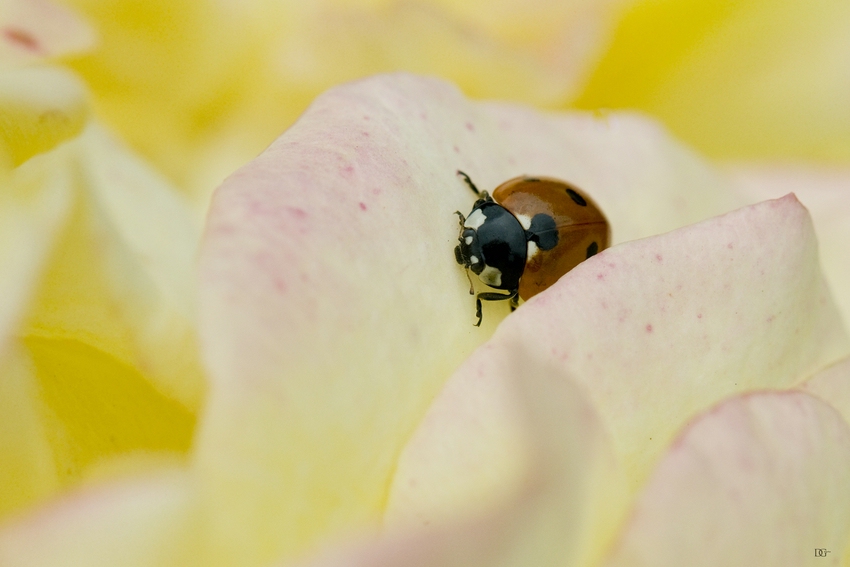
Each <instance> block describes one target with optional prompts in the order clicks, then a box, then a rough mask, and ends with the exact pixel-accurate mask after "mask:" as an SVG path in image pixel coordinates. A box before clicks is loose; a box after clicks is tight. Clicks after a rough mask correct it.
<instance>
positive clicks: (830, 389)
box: [800, 358, 850, 423]
mask: <svg viewBox="0 0 850 567" xmlns="http://www.w3.org/2000/svg"><path fill="white" fill-rule="evenodd" d="M800 389H801V390H803V391H804V392H807V393H809V394H812V395H815V396H817V397H819V398H821V399H822V400H824V401H825V402H827V403H828V404H829V405H831V406H832V407H834V408H835V409H837V410H838V411H839V413H841V415H842V416H844V419H845V420H846V421H847V423H850V358H845V359H844V360H843V361H841V362H838V363H836V364H834V365H832V366H830V367H829V368H827V369H826V370H822V371H820V372H818V373H817V374H815V375H814V376H812V377H811V378H809V379H808V380H806V381H805V382H803V383H802V384H800Z"/></svg>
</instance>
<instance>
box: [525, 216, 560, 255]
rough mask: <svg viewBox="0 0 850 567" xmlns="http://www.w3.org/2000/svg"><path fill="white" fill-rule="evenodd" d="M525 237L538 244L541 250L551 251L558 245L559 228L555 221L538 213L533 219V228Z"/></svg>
mask: <svg viewBox="0 0 850 567" xmlns="http://www.w3.org/2000/svg"><path fill="white" fill-rule="evenodd" d="M525 236H526V238H527V239H528V240H531V241H533V242H535V243H536V244H537V247H538V248H540V249H541V250H551V249H552V248H554V247H555V246H557V245H558V227H557V226H556V225H555V219H553V218H552V217H551V216H549V215H547V214H545V213H537V214H536V215H534V217H532V219H531V226H529V227H528V230H527V231H525Z"/></svg>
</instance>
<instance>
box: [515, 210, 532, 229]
mask: <svg viewBox="0 0 850 567" xmlns="http://www.w3.org/2000/svg"><path fill="white" fill-rule="evenodd" d="M514 216H515V217H516V220H518V221H519V224H521V225H522V228H523V229H525V230H528V229H529V228H531V217H530V216H528V215H521V214H518V213H514Z"/></svg>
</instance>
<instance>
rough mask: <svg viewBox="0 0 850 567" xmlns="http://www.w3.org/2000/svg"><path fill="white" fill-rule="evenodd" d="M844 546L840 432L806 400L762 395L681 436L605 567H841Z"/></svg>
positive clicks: (702, 420) (830, 412) (848, 522)
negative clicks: (818, 552)
mask: <svg viewBox="0 0 850 567" xmlns="http://www.w3.org/2000/svg"><path fill="white" fill-rule="evenodd" d="M848 536H850V428H848V425H847V423H846V422H845V421H844V420H842V419H841V416H840V415H839V414H838V413H837V412H836V411H835V410H834V409H833V408H831V407H830V406H829V405H827V404H826V403H824V402H822V401H820V400H818V399H816V398H814V397H812V396H809V395H807V394H804V393H800V392H787V393H775V392H771V393H759V394H751V395H747V396H741V397H736V398H732V399H731V400H728V401H725V402H723V403H722V404H720V405H718V406H717V407H715V408H713V409H712V410H711V411H710V412H707V413H706V414H704V415H702V416H700V417H699V418H698V419H697V420H695V421H694V422H693V423H692V424H690V426H688V427H687V428H686V429H685V431H684V432H683V433H682V434H681V435H680V436H679V437H678V438H677V440H676V442H675V443H674V444H673V446H672V447H671V448H670V450H669V452H668V453H667V454H666V455H665V456H664V458H663V459H662V461H661V463H660V464H659V466H658V468H657V469H656V471H655V472H654V474H653V475H652V478H651V479H650V481H649V483H648V484H647V486H646V488H645V490H644V491H643V493H642V494H641V495H640V498H639V499H638V502H637V506H636V508H635V510H634V512H633V514H632V517H631V518H630V520H629V522H628V524H627V525H626V528H625V531H624V533H623V534H622V536H621V538H620V541H619V542H618V545H617V546H615V549H614V551H613V553H612V555H611V557H610V559H609V560H608V561H607V562H605V563H604V565H605V566H606V567H615V566H620V565H622V566H628V567H641V566H644V565H646V566H653V567H665V566H668V565H670V566H673V565H677V566H678V565H693V566H703V565H705V566H716V565H724V566H727V567H737V566H741V567H744V566H750V565H760V566H765V567H773V566H777V567H778V566H788V567H796V566H799V565H838V564H839V561H840V560H841V558H842V556H844V553H845V550H846V549H847V546H848V543H850V537H848ZM816 549H824V550H827V551H829V554H828V555H826V558H821V557H817V556H816V552H815V550H816ZM844 557H845V560H846V556H844Z"/></svg>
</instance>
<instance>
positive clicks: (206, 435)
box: [197, 75, 735, 559]
mask: <svg viewBox="0 0 850 567" xmlns="http://www.w3.org/2000/svg"><path fill="white" fill-rule="evenodd" d="M459 168H460V169H464V170H466V171H467V172H468V173H470V174H471V175H473V178H474V179H476V181H477V182H478V183H479V186H480V187H482V188H485V187H486V188H489V187H492V186H494V185H495V184H496V183H498V182H501V181H504V180H505V179H508V178H510V177H512V176H515V175H519V174H522V173H539V174H544V173H545V174H546V175H553V176H557V177H562V178H565V179H569V180H572V181H574V182H576V183H578V184H580V185H581V186H582V187H584V188H585V189H587V190H589V191H590V192H591V193H592V194H593V195H594V196H596V195H598V196H599V201H600V202H601V203H602V206H603V207H604V208H605V210H606V211H611V212H610V215H611V216H610V218H611V220H612V223H613V225H614V231H615V235H616V234H620V235H621V236H620V238H623V237H624V236H622V235H626V237H630V238H631V237H635V236H642V235H646V234H652V233H653V232H655V231H657V230H658V229H659V228H661V229H669V228H674V227H676V226H681V225H682V224H685V223H687V222H692V221H693V220H697V219H700V218H703V217H704V216H705V215H708V214H712V213H715V212H722V211H724V210H726V209H727V206H728V204H729V202H732V201H734V199H735V197H734V195H733V194H732V193H731V191H728V190H725V189H724V187H725V185H724V183H723V179H722V178H721V177H719V176H717V174H716V173H715V172H713V170H711V169H710V168H709V167H708V166H706V165H705V164H703V163H702V162H700V161H699V160H698V159H696V158H695V157H694V156H693V155H692V154H691V153H690V152H688V151H687V150H685V149H683V148H681V147H680V146H679V145H678V144H676V143H675V142H674V141H672V140H670V139H669V138H668V137H667V136H666V135H665V134H664V133H663V131H661V130H659V129H658V128H657V127H656V126H654V125H652V124H650V123H648V122H647V121H645V120H642V119H638V118H634V117H628V116H627V117H617V116H612V117H609V118H607V119H606V120H594V119H593V118H592V117H590V116H584V115H579V116H563V117H553V116H548V117H544V116H542V115H540V114H537V113H535V112H533V111H530V110H526V109H521V108H516V107H512V106H506V105H487V104H485V105H476V104H472V103H469V102H467V101H465V100H464V99H463V98H462V97H461V96H460V95H459V94H458V92H457V91H456V90H455V89H453V88H451V87H449V86H447V85H445V84H444V83H441V82H438V81H434V80H428V79H421V78H418V77H413V76H408V75H392V76H384V77H377V78H374V79H370V80H366V81H362V82H359V83H353V84H351V85H346V86H343V87H340V88H337V89H334V90H332V91H329V92H328V93H326V94H325V95H324V96H322V97H320V98H319V99H318V100H317V101H316V103H315V104H314V105H313V107H312V108H311V110H310V111H309V112H308V113H307V114H306V115H305V116H304V117H303V118H302V119H301V121H299V123H298V124H296V125H295V126H294V127H293V128H292V129H290V130H289V131H288V132H287V133H286V134H285V135H284V136H282V137H281V138H280V139H279V140H278V141H277V142H275V143H274V144H273V145H272V146H271V147H270V148H269V149H268V150H267V151H266V152H265V153H263V154H262V155H261V156H260V157H258V158H257V159H256V160H255V161H254V162H252V163H251V164H250V165H248V166H246V167H245V168H243V169H242V170H240V171H238V172H237V173H235V174H234V175H233V176H231V177H230V178H229V179H228V180H227V181H226V182H225V184H224V185H223V186H222V187H221V188H220V189H219V191H218V193H217V194H216V196H215V198H214V200H213V203H212V208H211V213H210V218H209V224H208V229H207V234H206V236H205V245H204V249H203V254H202V261H201V282H202V283H201V302H202V308H201V316H202V324H201V328H202V329H203V333H204V336H203V343H204V352H205V358H206V361H207V365H208V367H209V369H210V375H211V378H212V380H213V389H214V390H213V392H212V394H211V399H210V404H209V410H208V413H207V415H206V417H205V422H204V427H203V430H202V431H201V435H200V437H199V441H198V453H197V456H198V461H199V466H200V470H201V471H202V474H203V475H204V477H205V479H206V483H207V490H208V495H209V497H210V499H211V502H213V503H214V504H213V505H212V509H213V510H214V512H212V513H214V514H215V521H214V523H213V525H214V526H215V529H216V530H217V533H219V534H221V537H220V538H217V539H219V540H221V542H222V546H232V549H230V551H229V552H230V553H232V554H233V556H240V557H241V556H242V555H241V554H242V553H245V552H247V553H255V554H257V556H258V557H259V558H260V559H263V558H272V557H274V556H276V555H277V554H278V553H289V552H294V551H295V550H298V549H303V548H304V547H305V546H309V545H310V544H311V543H312V542H313V541H314V540H315V538H316V537H318V535H319V534H322V535H324V536H328V535H330V534H332V533H333V532H335V531H337V530H340V529H343V528H344V527H348V526H351V525H362V524H363V523H369V522H375V521H377V518H378V516H379V514H380V511H381V509H382V506H383V504H384V501H385V493H386V487H387V484H388V482H389V480H390V475H391V474H392V470H393V468H394V466H395V460H396V456H397V454H398V452H399V451H400V450H401V447H402V445H403V443H404V442H405V441H406V439H407V438H408V436H409V435H410V434H411V432H412V431H413V428H414V427H415V425H416V424H417V423H418V421H419V420H420V419H421V417H422V416H423V415H424V413H425V410H426V408H427V406H428V403H429V402H430V400H431V399H432V397H433V396H434V395H435V394H436V392H437V391H438V389H439V387H440V386H441V385H442V382H443V381H444V377H445V376H448V375H449V374H450V373H451V371H452V370H453V369H454V368H455V367H457V365H458V364H459V363H460V362H461V361H462V360H463V359H464V358H465V357H466V356H468V354H469V353H471V352H472V350H473V349H474V347H475V346H477V345H478V344H479V343H480V342H481V341H482V340H484V338H486V336H487V333H488V332H490V331H491V330H492V329H493V327H494V326H495V324H496V323H497V322H498V319H499V312H498V311H497V310H489V311H488V313H487V314H486V316H485V322H484V325H483V326H482V328H481V329H475V328H473V327H472V326H471V323H472V322H473V317H474V316H473V313H472V310H473V301H472V298H470V297H469V295H468V293H467V291H468V285H469V284H468V283H467V279H466V276H465V274H464V272H463V270H461V269H460V268H459V267H458V266H457V265H456V263H455V261H454V257H453V256H452V253H451V250H452V248H453V247H454V243H455V242H456V238H457V222H456V219H455V217H453V215H452V213H453V211H456V210H463V211H467V210H468V209H469V208H470V206H471V204H472V201H473V195H472V194H471V193H470V191H469V189H468V188H467V187H465V186H464V184H463V183H462V182H461V181H460V180H459V179H458V178H457V177H456V175H455V170H457V169H459ZM683 186H684V187H689V188H692V189H693V192H688V193H686V194H683V192H682V191H681V189H680V188H681V187H683ZM702 188H711V191H698V190H700V189H702ZM635 211H638V212H639V214H635ZM641 217H647V218H648V219H649V220H645V219H644V218H641ZM724 245H725V243H724ZM504 309H505V310H506V308H504ZM247 440H252V441H250V442H248V441H247ZM269 447H272V448H277V449H274V450H269ZM272 479H274V480H273V481H272ZM355 487H356V488H355ZM307 510H309V513H307V512H306V511H307ZM225 534H227V536H226V538H227V539H225ZM234 534H238V535H236V536H235V537H234ZM281 534H285V535H283V536H282V535H281Z"/></svg>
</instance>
